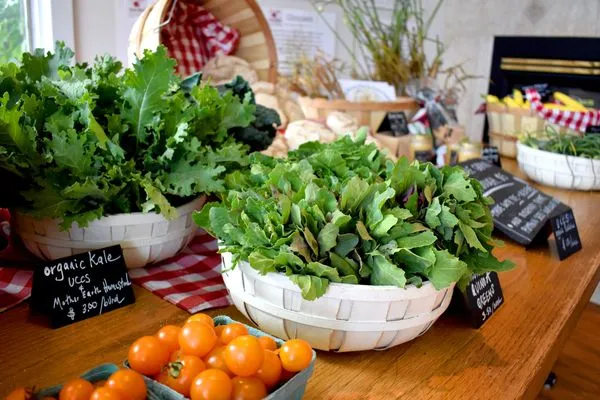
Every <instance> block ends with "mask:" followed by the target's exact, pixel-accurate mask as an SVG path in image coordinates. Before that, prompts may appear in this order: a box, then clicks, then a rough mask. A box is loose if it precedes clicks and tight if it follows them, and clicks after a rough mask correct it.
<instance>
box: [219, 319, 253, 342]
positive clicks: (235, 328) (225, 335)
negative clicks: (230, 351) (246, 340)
mask: <svg viewBox="0 0 600 400" xmlns="http://www.w3.org/2000/svg"><path fill="white" fill-rule="evenodd" d="M247 334H248V328H246V327H245V326H244V325H242V324H239V323H237V322H234V323H233V324H229V325H225V328H223V332H222V333H221V341H222V342H223V343H224V344H228V343H229V342H231V341H232V340H233V339H235V338H236V337H238V336H244V335H247Z"/></svg>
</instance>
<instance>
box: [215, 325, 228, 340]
mask: <svg viewBox="0 0 600 400" xmlns="http://www.w3.org/2000/svg"><path fill="white" fill-rule="evenodd" d="M226 326H227V325H217V326H215V333H216V334H217V336H218V337H221V333H223V329H224V328H225V327H226Z"/></svg>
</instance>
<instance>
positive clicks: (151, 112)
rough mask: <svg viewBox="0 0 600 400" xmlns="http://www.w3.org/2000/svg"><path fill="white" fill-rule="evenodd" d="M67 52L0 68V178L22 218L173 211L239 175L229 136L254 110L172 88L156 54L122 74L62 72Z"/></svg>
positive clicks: (221, 96) (240, 162) (111, 67)
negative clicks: (24, 214) (230, 173)
mask: <svg viewBox="0 0 600 400" xmlns="http://www.w3.org/2000/svg"><path fill="white" fill-rule="evenodd" d="M72 57H73V52H72V51H71V50H70V49H68V48H66V47H65V46H64V44H61V43H58V44H57V47H56V49H55V52H54V53H51V52H48V53H46V54H45V53H44V52H43V51H41V50H36V51H35V52H33V53H31V54H30V53H25V54H23V57H22V60H21V63H20V65H17V64H14V63H8V64H4V65H1V66H0V178H2V180H3V181H5V179H6V180H9V179H10V181H12V182H13V183H14V184H13V185H6V186H4V185H3V186H4V187H3V189H4V190H5V191H7V192H8V193H7V194H6V196H4V199H8V198H10V199H12V200H13V201H14V202H15V203H16V204H0V206H14V205H18V206H20V207H21V208H23V209H24V210H25V211H26V212H28V213H30V214H33V215H34V216H37V217H50V218H60V219H62V220H63V227H65V228H67V227H70V226H71V224H72V223H73V222H77V223H79V225H81V226H85V225H86V224H87V223H88V222H89V221H91V220H94V219H96V218H98V217H101V216H103V215H108V214H117V213H128V212H137V211H146V212H147V211H155V212H160V213H161V214H163V215H164V216H166V217H168V218H171V217H174V216H175V214H176V212H175V207H176V206H178V205H181V204H183V203H185V202H188V201H189V200H190V199H192V198H194V197H197V196H198V195H200V194H202V193H215V192H222V191H224V190H225V181H224V176H225V173H226V172H228V171H232V170H235V169H238V168H242V167H246V166H247V165H248V157H247V153H248V147H247V146H246V145H244V144H243V143H240V142H239V141H236V140H235V139H234V138H233V137H232V135H231V134H230V130H232V129H238V128H244V127H248V126H249V125H250V124H252V123H253V122H254V119H255V117H254V112H255V110H256V106H255V105H254V104H253V102H251V99H250V98H249V97H247V98H242V99H240V98H239V97H237V96H236V95H234V93H233V92H232V91H231V90H224V91H221V92H220V91H219V90H218V89H216V88H213V87H211V86H209V85H206V84H199V85H198V84H195V85H190V86H187V87H182V82H181V80H180V79H179V78H178V77H177V76H176V75H175V73H174V66H175V60H173V59H170V58H169V57H168V56H167V52H166V49H165V48H164V47H159V48H158V50H156V51H155V52H151V51H146V52H145V53H144V57H143V58H142V59H140V60H137V61H136V62H135V64H134V65H133V68H132V69H128V70H124V69H123V68H122V65H121V63H120V62H119V61H117V60H116V59H114V58H112V57H110V56H104V57H98V58H96V60H95V62H94V63H93V65H86V64H78V65H72V63H71V60H72Z"/></svg>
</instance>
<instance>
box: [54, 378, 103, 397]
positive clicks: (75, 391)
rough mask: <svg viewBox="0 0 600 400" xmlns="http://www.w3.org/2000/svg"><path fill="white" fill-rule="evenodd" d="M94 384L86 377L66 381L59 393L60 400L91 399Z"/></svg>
mask: <svg viewBox="0 0 600 400" xmlns="http://www.w3.org/2000/svg"><path fill="white" fill-rule="evenodd" d="M93 391H94V385H92V384H91V383H90V382H88V381H86V380H85V379H81V378H75V379H71V380H70V381H68V382H67V383H65V384H64V385H63V387H62V389H60V392H59V393H58V399H59V400H89V399H90V396H91V395H92V392H93Z"/></svg>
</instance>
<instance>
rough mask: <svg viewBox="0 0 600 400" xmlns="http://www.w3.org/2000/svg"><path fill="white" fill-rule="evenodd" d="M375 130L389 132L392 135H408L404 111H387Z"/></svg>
mask: <svg viewBox="0 0 600 400" xmlns="http://www.w3.org/2000/svg"><path fill="white" fill-rule="evenodd" d="M377 132H378V133H380V132H391V133H392V136H404V135H408V118H406V114H405V113H404V111H394V112H388V113H387V114H386V115H385V117H384V118H383V121H381V124H380V125H379V128H378V129H377Z"/></svg>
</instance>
